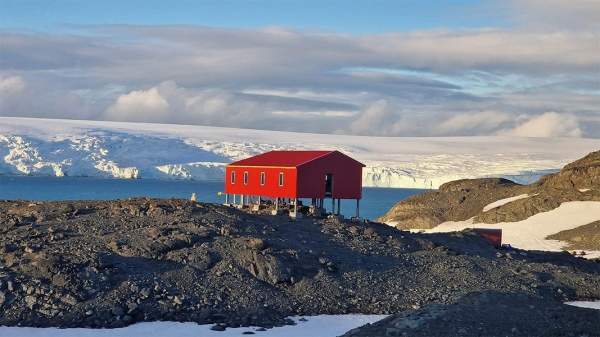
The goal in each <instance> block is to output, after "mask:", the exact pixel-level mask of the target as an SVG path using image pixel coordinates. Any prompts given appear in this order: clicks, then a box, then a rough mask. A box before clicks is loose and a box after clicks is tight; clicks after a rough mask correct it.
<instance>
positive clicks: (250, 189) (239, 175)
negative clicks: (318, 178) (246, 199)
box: [225, 166, 297, 198]
mask: <svg viewBox="0 0 600 337" xmlns="http://www.w3.org/2000/svg"><path fill="white" fill-rule="evenodd" d="M232 171H235V172H236V180H235V183H234V184H231V172H232ZM244 172H248V184H247V185H244ZM261 172H265V184H264V185H260V173H261ZM280 172H283V173H284V180H283V186H279V173H280ZM296 179H297V171H296V168H295V167H254V166H252V167H239V166H235V167H232V166H227V168H226V169H225V193H228V194H244V195H260V196H266V197H272V198H275V197H280V198H294V197H296V193H297V186H296V181H297V180H296Z"/></svg>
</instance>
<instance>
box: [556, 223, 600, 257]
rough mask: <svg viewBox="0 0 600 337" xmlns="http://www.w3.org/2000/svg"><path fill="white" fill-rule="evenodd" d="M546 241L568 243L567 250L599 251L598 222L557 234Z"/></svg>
mask: <svg viewBox="0 0 600 337" xmlns="http://www.w3.org/2000/svg"><path fill="white" fill-rule="evenodd" d="M548 239H551V240H560V241H565V242H568V243H569V246H568V247H567V249H569V250H599V249H600V221H595V222H592V223H590V224H587V225H584V226H580V227H577V228H573V229H569V230H566V231H561V232H558V233H556V234H553V235H550V236H548Z"/></svg>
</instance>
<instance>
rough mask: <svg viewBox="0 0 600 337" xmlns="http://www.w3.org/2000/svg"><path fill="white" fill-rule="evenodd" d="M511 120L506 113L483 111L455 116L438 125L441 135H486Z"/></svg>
mask: <svg viewBox="0 0 600 337" xmlns="http://www.w3.org/2000/svg"><path fill="white" fill-rule="evenodd" d="M510 120H511V116H510V115H509V114H508V113H505V112H497V111H481V112H473V113H462V114H458V115H454V116H452V117H450V118H448V119H446V120H444V121H442V122H441V123H439V125H437V126H436V127H435V128H436V129H437V132H438V133H439V134H440V135H460V134H475V135H485V134H489V133H490V131H494V130H497V129H498V128H500V127H501V126H502V125H504V124H506V123H507V122H509V121H510Z"/></svg>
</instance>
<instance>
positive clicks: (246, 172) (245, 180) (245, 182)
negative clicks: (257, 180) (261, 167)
mask: <svg viewBox="0 0 600 337" xmlns="http://www.w3.org/2000/svg"><path fill="white" fill-rule="evenodd" d="M244 185H248V171H245V172H244Z"/></svg>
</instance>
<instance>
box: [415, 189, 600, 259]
mask: <svg viewBox="0 0 600 337" xmlns="http://www.w3.org/2000/svg"><path fill="white" fill-rule="evenodd" d="M598 220H600V202H599V201H569V202H564V203H562V204H561V205H560V206H559V207H558V208H555V209H553V210H551V211H548V212H542V213H538V214H535V215H533V216H531V217H529V218H527V219H525V220H522V221H517V222H501V223H497V224H484V223H474V221H473V218H471V219H469V220H465V221H448V222H444V223H442V224H440V225H438V226H437V227H435V228H432V229H428V230H425V232H426V233H440V232H454V231H461V230H463V229H466V228H498V229H502V242H503V243H508V244H510V245H511V246H513V247H516V248H522V249H527V250H545V251H562V250H563V248H564V247H565V246H566V245H567V243H566V242H563V241H559V240H547V239H546V237H547V236H549V235H552V234H555V233H558V232H560V231H564V230H569V229H573V228H576V227H579V226H583V225H587V224H589V223H592V222H594V221H598ZM586 254H587V255H586V256H585V257H586V258H593V257H595V256H597V255H598V254H600V252H596V251H591V252H587V251H586Z"/></svg>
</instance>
